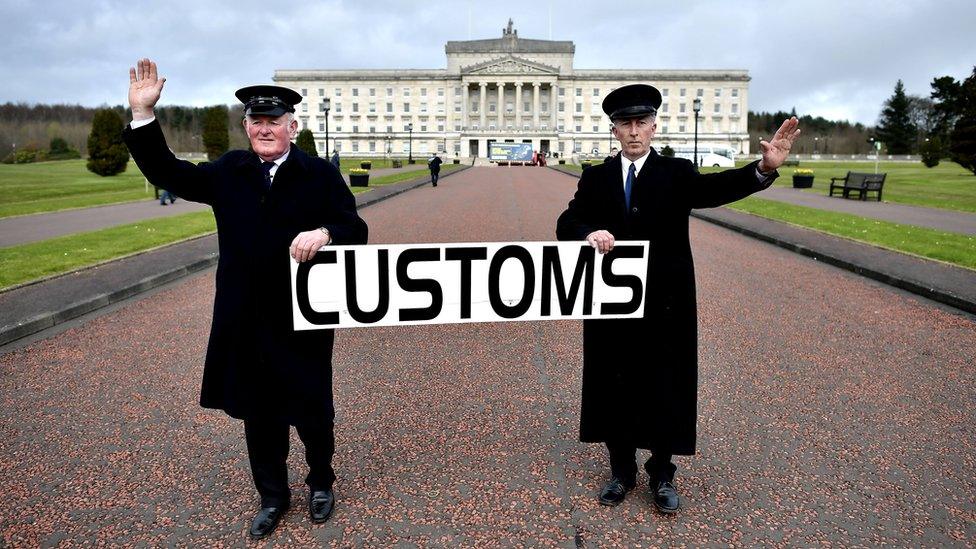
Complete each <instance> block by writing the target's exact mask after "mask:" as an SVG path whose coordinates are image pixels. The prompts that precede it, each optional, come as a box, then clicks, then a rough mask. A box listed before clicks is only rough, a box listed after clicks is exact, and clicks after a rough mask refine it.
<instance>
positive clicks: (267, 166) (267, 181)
mask: <svg viewBox="0 0 976 549" xmlns="http://www.w3.org/2000/svg"><path fill="white" fill-rule="evenodd" d="M274 165H275V163H274V162H262V163H261V169H262V170H264V190H266V191H270V190H271V168H273V167H274Z"/></svg>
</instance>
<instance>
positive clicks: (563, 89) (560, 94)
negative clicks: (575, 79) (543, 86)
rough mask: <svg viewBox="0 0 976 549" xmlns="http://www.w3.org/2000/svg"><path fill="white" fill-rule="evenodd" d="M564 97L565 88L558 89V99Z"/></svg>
mask: <svg viewBox="0 0 976 549" xmlns="http://www.w3.org/2000/svg"><path fill="white" fill-rule="evenodd" d="M565 96H566V88H559V97H565Z"/></svg>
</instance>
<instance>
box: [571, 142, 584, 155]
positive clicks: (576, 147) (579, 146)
mask: <svg viewBox="0 0 976 549" xmlns="http://www.w3.org/2000/svg"><path fill="white" fill-rule="evenodd" d="M582 150H583V144H582V143H580V142H579V141H573V152H574V153H578V152H580V151H582Z"/></svg>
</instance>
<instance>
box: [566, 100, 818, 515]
mask: <svg viewBox="0 0 976 549" xmlns="http://www.w3.org/2000/svg"><path fill="white" fill-rule="evenodd" d="M660 106H661V92H660V91H658V90H657V88H655V87H653V86H649V85H646V84H634V85H630V86H624V87H622V88H618V89H616V90H614V91H613V92H611V93H610V94H608V95H607V97H606V98H605V99H604V101H603V110H604V112H606V113H607V115H608V116H609V117H610V121H611V122H612V124H613V135H614V137H616V138H617V139H618V140H619V141H620V154H618V155H617V156H615V157H613V158H611V159H609V161H608V162H605V163H603V164H598V165H595V166H593V167H590V168H587V169H585V170H583V174H582V175H581V177H580V180H579V184H578V187H577V190H576V195H575V196H574V197H573V199H572V200H571V201H570V202H569V206H568V207H567V208H566V211H564V212H563V213H562V215H560V216H559V220H558V221H557V223H556V236H557V238H559V240H580V241H586V242H587V243H589V244H590V245H591V246H593V247H594V248H596V249H597V251H598V252H600V253H612V250H613V247H614V242H615V241H616V240H646V241H648V243H649V253H650V257H649V261H648V271H647V287H646V295H645V306H644V317H643V318H638V319H613V320H585V321H584V322H583V391H582V402H581V409H580V440H581V441H582V442H599V443H604V444H606V447H607V452H608V454H609V462H610V480H609V481H608V482H607V483H606V485H605V486H604V487H603V489H602V491H601V493H600V495H599V501H600V503H601V504H603V505H610V506H613V505H617V504H619V503H620V502H622V501H623V500H624V498H625V497H626V494H627V492H629V491H630V490H631V489H633V488H634V487H635V486H636V484H637V476H638V468H637V463H636V455H637V449H644V450H649V451H650V452H651V454H650V458H649V459H648V460H647V461H646V462H645V463H644V470H645V471H646V472H647V474H648V477H649V478H648V480H649V488H650V496H651V498H652V499H653V501H654V504H655V506H656V508H657V509H658V510H659V511H660V512H662V513H675V512H677V510H678V506H679V498H678V493H677V489H676V488H675V484H674V478H675V471H676V470H677V468H676V467H675V465H674V464H673V463H672V456H674V455H692V454H694V453H695V444H696V421H697V417H698V355H697V353H698V332H697V329H698V321H697V303H696V301H695V300H696V296H695V272H694V265H693V262H692V256H691V246H690V241H689V237H688V217H689V214H690V212H691V209H693V208H712V207H716V206H721V205H723V204H728V203H730V202H734V201H736V200H739V199H741V198H744V197H746V196H748V195H750V194H752V193H754V192H757V191H760V190H762V189H765V188H766V187H768V186H769V185H770V184H772V182H773V180H774V179H775V178H776V177H777V175H778V174H777V172H776V168H778V167H779V166H781V165H782V163H783V161H784V160H786V157H787V155H788V154H789V151H790V147H791V146H792V144H793V142H794V141H795V140H796V138H797V136H798V135H799V133H800V130H799V128H798V122H797V120H796V118H795V117H793V118H790V119H789V120H786V121H784V122H783V124H782V126H780V128H779V130H778V131H777V132H776V134H775V136H774V137H773V138H772V139H771V140H770V141H769V142H766V141H762V142H761V143H760V147H761V148H762V159H761V160H758V161H756V162H753V163H751V164H748V165H746V166H744V167H742V168H738V169H731V170H726V171H724V172H721V173H715V174H708V175H701V174H699V173H698V170H697V168H696V167H695V166H694V164H692V163H691V162H690V161H688V160H684V159H681V158H668V157H663V156H660V155H658V154H657V152H656V151H655V150H654V149H653V148H652V147H651V139H652V138H653V137H654V133H655V132H656V130H657V123H656V115H657V110H658V108H660Z"/></svg>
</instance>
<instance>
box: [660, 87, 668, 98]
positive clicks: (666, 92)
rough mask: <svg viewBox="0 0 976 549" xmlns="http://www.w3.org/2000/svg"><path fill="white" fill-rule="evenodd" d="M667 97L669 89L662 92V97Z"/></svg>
mask: <svg viewBox="0 0 976 549" xmlns="http://www.w3.org/2000/svg"><path fill="white" fill-rule="evenodd" d="M667 96H668V89H667V88H664V89H663V90H661V97H667Z"/></svg>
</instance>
